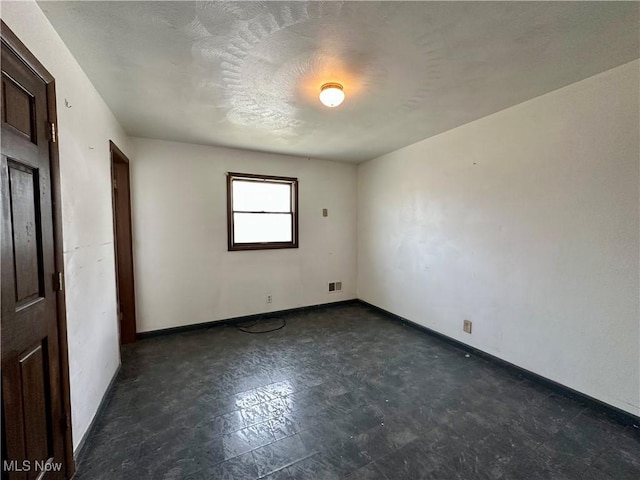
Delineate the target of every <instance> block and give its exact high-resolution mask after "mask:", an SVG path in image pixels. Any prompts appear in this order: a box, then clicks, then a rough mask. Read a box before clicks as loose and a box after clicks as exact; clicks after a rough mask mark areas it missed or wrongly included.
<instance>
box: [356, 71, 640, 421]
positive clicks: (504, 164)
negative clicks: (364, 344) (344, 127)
mask: <svg viewBox="0 0 640 480" xmlns="http://www.w3.org/2000/svg"><path fill="white" fill-rule="evenodd" d="M638 76H639V63H638V61H634V62H631V63H629V64H626V65H623V66H620V67H618V68H615V69H612V70H609V71H607V72H604V73H602V74H599V75H596V76H594V77H591V78H589V79H586V80H584V81H581V82H579V83H575V84H573V85H570V86H568V87H565V88H562V89H560V90H557V91H554V92H551V93H549V94H546V95H543V96H541V97H538V98H536V99H533V100H530V101H528V102H525V103H523V104H520V105H517V106H514V107H512V108H509V109H507V110H504V111H502V112H499V113H496V114H494V115H491V116H489V117H486V118H483V119H480V120H478V121H475V122H473V123H470V124H467V125H464V126H462V127H459V128H456V129H454V130H451V131H448V132H446V133H443V134H441V135H438V136H436V137H432V138H430V139H427V140H424V141H422V142H419V143H416V144H414V145H411V146H409V147H406V148H403V149H401V150H397V151H395V152H393V153H390V154H388V155H385V156H383V157H380V158H378V159H375V160H372V161H369V162H366V163H364V164H362V165H360V166H359V170H358V297H359V298H361V299H363V300H365V301H367V302H370V303H372V304H375V305H377V306H380V307H382V308H384V309H386V310H389V311H391V312H393V313H395V314H397V315H400V316H402V317H405V318H407V319H409V320H411V321H414V322H416V323H419V324H421V325H424V326H427V327H429V328H431V329H434V330H436V331H438V332H441V333H443V334H445V335H448V336H450V337H453V338H455V339H457V340H460V341H463V342H465V343H468V344H470V345H472V346H474V347H476V348H478V349H480V350H484V351H486V352H488V353H491V354H493V355H496V356H498V357H500V358H502V359H505V360H507V361H509V362H512V363H514V364H516V365H519V366H521V367H523V368H526V369H528V370H531V371H533V372H535V373H538V374H540V375H543V376H545V377H547V378H550V379H552V380H555V381H557V382H560V383H562V384H564V385H567V386H569V387H571V388H573V389H576V390H578V391H580V392H583V393H586V394H587V395H590V396H592V397H595V398H597V399H600V400H602V401H604V402H606V403H609V404H611V405H614V406H616V407H619V408H621V409H623V410H626V411H628V412H631V413H634V414H635V415H638V414H640V385H639V383H640V367H639V364H640V353H639V343H640V338H639V335H640V332H639V318H640V313H639V307H638V294H639V292H640V288H639V279H638V266H639V255H638V247H639V243H640V242H639V228H640V226H639V199H638V185H639V181H638V179H639V167H638V164H639V147H638V145H639V142H640V139H639V134H638V131H639V121H638V107H639V99H638V90H639V82H638ZM463 319H469V320H472V321H473V328H474V330H473V334H472V335H467V334H464V333H463V332H462V321H463Z"/></svg>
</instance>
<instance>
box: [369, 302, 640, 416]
mask: <svg viewBox="0 0 640 480" xmlns="http://www.w3.org/2000/svg"><path fill="white" fill-rule="evenodd" d="M358 303H360V304H362V305H364V306H366V307H368V308H370V309H372V310H375V311H377V312H380V313H383V314H384V315H386V316H387V317H389V318H392V319H394V320H396V321H399V322H401V323H403V324H405V325H408V326H410V327H412V328H415V329H416V330H419V331H420V332H423V333H426V334H427V335H430V336H432V337H436V338H438V339H440V340H442V341H444V342H447V343H449V344H451V345H453V346H455V347H458V348H460V349H461V350H463V351H466V352H469V353H472V354H473V355H475V356H478V357H481V358H484V359H486V360H489V361H491V362H493V363H495V364H497V365H499V366H501V367H502V368H505V369H507V370H509V371H510V372H512V373H514V374H516V375H519V376H520V377H522V378H526V379H527V380H530V381H532V382H536V383H537V384H539V385H543V386H544V387H546V388H548V389H549V390H551V391H552V392H554V393H557V394H559V395H562V396H564V397H567V398H571V399H573V400H576V401H577V402H579V403H581V404H583V405H585V406H588V407H590V408H592V409H595V410H598V411H600V412H602V413H604V414H606V415H607V416H608V417H610V418H612V419H614V420H616V421H617V422H619V423H621V424H623V425H631V426H634V427H636V428H638V427H640V417H638V416H636V415H633V414H632V413H629V412H625V411H624V410H621V409H619V408H617V407H614V406H613V405H609V404H607V403H604V402H602V401H600V400H598V399H595V398H593V397H590V396H589V395H587V394H584V393H582V392H579V391H577V390H574V389H572V388H569V387H567V386H565V385H562V384H560V383H558V382H555V381H553V380H550V379H548V378H546V377H543V376H541V375H538V374H537V373H533V372H531V371H530V370H526V369H524V368H522V367H519V366H517V365H514V364H513V363H510V362H507V361H506V360H503V359H501V358H499V357H496V356H494V355H491V354H490V353H487V352H484V351H482V350H478V349H477V348H475V347H472V346H470V345H467V344H466V343H463V342H461V341H459V340H455V339H453V338H451V337H448V336H446V335H443V334H442V333H439V332H436V331H435V330H431V329H430V328H428V327H425V326H423V325H420V324H417V323H415V322H412V321H411V320H407V319H406V318H403V317H401V316H399V315H396V314H395V313H391V312H389V311H387V310H385V309H383V308H380V307H377V306H376V305H372V304H370V303H368V302H365V301H364V300H358Z"/></svg>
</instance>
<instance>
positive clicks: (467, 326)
mask: <svg viewBox="0 0 640 480" xmlns="http://www.w3.org/2000/svg"><path fill="white" fill-rule="evenodd" d="M472 325H473V324H472V323H471V320H465V321H464V322H462V330H464V331H465V332H466V333H471V326H472Z"/></svg>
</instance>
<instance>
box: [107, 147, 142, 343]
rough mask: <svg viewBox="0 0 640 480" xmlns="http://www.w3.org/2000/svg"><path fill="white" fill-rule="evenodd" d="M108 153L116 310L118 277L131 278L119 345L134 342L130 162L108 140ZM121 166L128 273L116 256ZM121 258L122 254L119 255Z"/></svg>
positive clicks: (119, 286)
mask: <svg viewBox="0 0 640 480" xmlns="http://www.w3.org/2000/svg"><path fill="white" fill-rule="evenodd" d="M109 152H110V154H111V182H112V183H111V199H112V202H111V203H112V209H113V212H112V213H113V239H114V252H115V263H116V295H117V298H118V309H119V310H121V307H122V302H123V299H122V298H121V295H120V289H121V288H122V282H121V281H120V275H128V274H129V273H130V276H131V290H132V291H131V292H130V294H131V299H130V305H128V307H129V309H130V311H127V312H124V313H126V317H127V318H126V319H125V325H124V326H123V324H122V322H121V319H120V315H119V313H120V312H118V326H119V329H120V343H121V344H124V343H133V342H135V340H136V330H137V327H136V299H135V275H134V264H133V228H132V217H131V170H130V168H129V165H130V161H129V158H127V156H126V155H125V154H124V153H123V152H122V150H120V149H119V148H118V146H117V145H116V144H115V143H113V141H112V140H109ZM117 163H119V164H122V165H125V166H126V176H127V182H126V185H125V184H124V182H121V181H120V180H118V183H119V184H118V188H119V189H120V190H122V188H124V187H125V186H126V188H127V190H128V192H127V193H128V196H127V201H126V208H127V214H128V217H129V239H128V242H127V245H125V248H126V249H128V252H127V253H128V255H129V259H130V260H131V264H130V265H129V266H128V267H129V269H130V272H122V271H121V269H120V260H119V256H118V249H119V248H120V247H121V245H120V242H119V240H118V228H117V222H116V218H117V217H116V216H117V212H118V210H119V202H118V198H117V191H116V189H115V188H114V185H113V182H114V181H115V179H116V177H117V172H116V167H115V164H117ZM120 184H121V185H120ZM120 256H122V254H121V255H120Z"/></svg>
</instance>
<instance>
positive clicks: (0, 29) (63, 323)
mask: <svg viewBox="0 0 640 480" xmlns="http://www.w3.org/2000/svg"><path fill="white" fill-rule="evenodd" d="M0 39H1V41H2V43H3V44H4V45H5V46H6V47H7V48H8V49H9V50H11V51H13V53H14V54H15V55H16V56H17V57H18V58H20V59H21V60H22V61H23V62H24V64H25V65H27V66H28V67H29V68H30V69H31V70H32V71H33V72H34V73H35V74H36V75H37V76H39V77H40V78H41V79H42V80H43V81H44V83H45V85H46V89H47V117H48V118H47V121H48V122H50V123H53V124H55V125H57V108H56V85H55V79H54V78H53V76H52V75H51V74H50V73H49V72H48V71H47V69H46V68H45V67H44V66H43V65H42V64H41V63H40V62H39V61H38V59H37V58H36V57H35V55H33V54H32V53H31V52H30V51H29V49H28V48H27V47H26V46H25V45H24V44H23V43H22V42H21V41H20V39H19V38H18V37H17V36H16V35H15V34H14V33H13V32H12V31H11V29H10V28H9V27H8V26H7V25H6V24H5V23H4V21H2V20H0ZM49 162H50V168H51V202H52V210H53V250H54V263H55V269H56V272H60V273H61V274H62V278H64V256H63V250H62V248H63V243H62V201H61V194H60V156H59V152H58V139H56V141H55V142H49ZM56 305H57V306H56V313H57V322H58V348H59V355H60V383H61V385H60V390H61V392H62V399H61V400H62V412H63V416H64V422H65V428H64V456H65V468H66V472H65V473H66V478H71V477H72V476H73V474H74V473H75V461H74V458H73V440H72V427H71V394H70V389H69V355H68V349H69V345H68V342H67V309H66V303H65V295H64V282H63V284H62V285H61V288H59V289H58V291H57V292H56Z"/></svg>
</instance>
